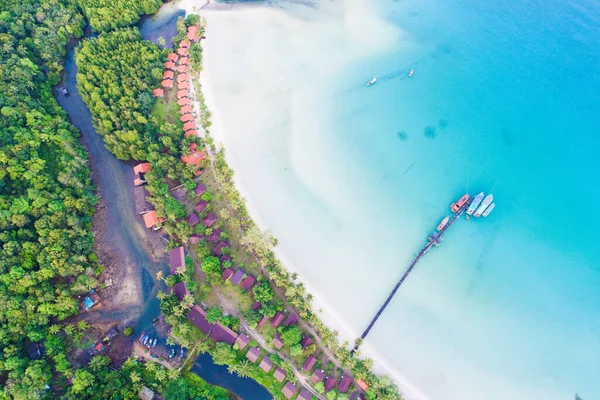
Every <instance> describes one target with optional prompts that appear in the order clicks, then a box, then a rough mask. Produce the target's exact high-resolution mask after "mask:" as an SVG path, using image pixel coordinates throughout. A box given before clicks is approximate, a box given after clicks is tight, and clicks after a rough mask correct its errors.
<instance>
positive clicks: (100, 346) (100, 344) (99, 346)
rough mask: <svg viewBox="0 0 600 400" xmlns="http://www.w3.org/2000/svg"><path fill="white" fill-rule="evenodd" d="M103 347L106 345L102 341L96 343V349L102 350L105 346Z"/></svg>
mask: <svg viewBox="0 0 600 400" xmlns="http://www.w3.org/2000/svg"><path fill="white" fill-rule="evenodd" d="M103 347H104V346H103V345H102V343H98V344H96V346H95V348H96V350H98V351H100V350H102V348H103Z"/></svg>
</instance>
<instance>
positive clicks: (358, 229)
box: [205, 0, 600, 400]
mask: <svg viewBox="0 0 600 400" xmlns="http://www.w3.org/2000/svg"><path fill="white" fill-rule="evenodd" d="M284 3H285V2H284ZM325 3H327V4H329V2H323V3H319V2H317V3H316V4H317V7H316V8H317V12H318V8H319V4H325ZM340 3H361V1H360V0H346V1H344V2H340ZM362 3H363V4H366V5H367V7H368V9H369V10H370V12H372V13H373V14H375V15H376V16H377V17H378V18H380V19H381V20H382V21H383V22H382V23H386V22H387V23H388V24H390V25H392V26H394V27H395V28H397V29H398V30H399V31H400V32H402V33H401V35H400V38H399V40H398V41H397V42H398V45H397V46H391V47H387V48H388V50H387V51H386V52H384V53H381V52H376V53H373V54H368V53H365V55H364V56H356V57H353V58H352V59H351V61H348V62H345V63H344V65H343V66H342V67H340V65H339V64H335V63H333V62H332V64H331V65H328V64H327V62H328V61H324V60H330V61H331V60H335V57H336V52H344V51H345V50H344V49H348V47H347V46H348V43H343V44H339V46H338V45H337V44H336V43H335V40H338V39H339V42H340V43H342V41H344V40H346V41H347V38H346V39H344V37H345V36H342V35H341V34H340V32H339V31H336V30H335V29H336V28H335V24H333V23H332V24H320V25H319V22H321V21H319V17H314V15H313V11H302V9H301V7H300V8H298V7H292V11H291V12H293V13H295V14H296V15H299V16H300V19H301V20H302V21H303V22H302V23H306V22H305V21H308V20H310V19H311V18H314V19H315V20H317V22H315V23H314V24H313V25H306V26H308V27H309V28H310V27H314V31H313V32H308V33H306V30H307V29H308V28H306V26H305V25H298V26H296V25H293V26H292V24H291V23H290V22H288V21H286V20H283V19H281V18H279V17H277V16H275V17H273V18H270V19H268V18H265V19H264V20H254V18H256V14H252V13H249V14H248V15H247V16H246V15H244V16H241V17H240V16H237V15H234V16H233V17H231V18H230V19H227V18H229V17H227V16H225V17H219V18H222V22H218V21H216V20H215V19H214V18H217V17H214V16H211V15H210V14H209V15H208V17H207V18H208V22H209V25H208V26H209V28H208V31H207V33H208V35H207V36H208V39H207V47H206V48H207V50H205V51H206V57H207V62H206V65H207V68H208V70H210V77H209V78H208V81H209V82H210V86H211V92H213V93H212V95H211V98H212V99H213V105H215V104H216V107H215V110H214V111H215V113H214V114H215V115H217V114H218V115H220V121H219V120H217V121H216V122H215V130H217V126H218V127H220V129H221V130H222V131H225V132H226V133H225V134H224V135H222V136H221V137H220V139H222V140H223V141H224V142H225V143H226V146H227V150H228V156H229V157H230V159H231V160H233V163H232V164H233V166H234V168H235V169H236V174H237V177H238V178H239V181H240V182H241V183H243V192H244V195H246V196H247V197H248V199H249V203H250V205H251V208H252V209H253V213H254V215H255V216H256V217H257V218H258V219H259V222H260V223H261V225H262V226H263V227H265V228H268V229H269V230H270V231H272V232H273V233H274V234H275V236H276V237H277V238H278V239H279V243H280V245H279V251H280V253H281V254H282V256H283V257H284V259H285V261H286V262H288V265H291V266H293V267H294V268H295V269H296V270H297V271H298V272H299V273H300V277H301V279H302V280H304V281H305V282H306V283H307V285H308V287H309V288H310V289H311V290H312V291H314V292H315V293H316V294H317V298H318V299H319V300H320V301H321V303H320V304H324V305H325V306H324V309H325V314H335V316H334V317H333V318H329V320H330V321H332V324H333V325H334V326H336V327H337V328H339V329H340V330H341V331H342V332H347V331H349V332H351V336H352V335H353V336H354V337H356V336H358V335H360V333H361V332H362V330H363V329H364V328H365V327H366V326H367V324H368V322H369V320H370V318H371V317H372V315H373V314H374V313H375V312H376V310H377V308H378V307H379V306H380V305H381V303H383V301H384V299H385V297H386V296H387V294H388V293H389V291H390V290H391V289H392V287H393V286H394V284H395V282H396V281H397V280H398V279H399V278H400V276H401V275H402V274H403V272H404V270H405V269H406V267H407V266H408V264H409V262H410V260H411V259H412V257H413V256H414V254H415V253H416V252H418V251H419V250H420V248H421V247H422V246H423V244H424V243H425V239H426V237H427V235H428V234H429V233H430V232H431V231H432V230H433V229H435V227H436V226H437V224H438V223H439V222H440V221H441V220H442V218H443V217H444V216H446V215H448V214H449V213H450V211H449V204H450V203H451V202H452V201H454V200H456V199H458V198H459V197H460V196H462V195H463V194H464V193H465V191H468V192H470V193H471V194H472V195H475V194H477V193H479V192H480V191H485V192H486V193H488V192H490V191H493V193H494V195H495V202H496V209H495V210H494V212H493V213H492V214H491V215H490V216H489V217H488V218H487V219H477V220H475V219H474V220H473V221H471V222H467V221H466V220H465V219H464V218H463V219H462V220H461V221H459V222H458V223H456V224H455V225H454V226H453V227H452V228H451V229H450V231H448V233H447V234H446V235H445V240H444V242H443V244H442V245H441V246H440V247H439V248H435V249H433V250H432V251H431V252H430V253H428V254H427V255H426V257H425V258H424V259H423V261H421V262H420V263H419V265H418V266H417V268H416V269H415V270H414V272H413V273H412V274H411V275H410V277H409V278H408V279H407V281H406V282H405V284H404V285H403V286H402V288H401V289H400V291H399V292H398V294H397V295H396V297H395V298H394V299H393V301H392V303H391V304H390V306H389V307H388V309H387V310H386V311H385V313H384V314H383V316H382V317H381V318H380V319H379V321H378V322H377V324H376V325H375V327H374V329H373V330H372V331H371V334H370V336H369V337H368V339H367V341H366V343H365V347H364V349H363V351H364V352H365V353H367V354H369V355H373V356H374V357H375V358H376V361H377V362H378V365H384V366H385V367H386V368H387V369H388V370H390V371H391V372H392V373H393V375H394V376H395V377H397V378H398V379H399V381H401V382H402V383H403V385H404V386H405V387H406V388H407V393H409V392H410V393H412V394H411V395H409V396H407V398H409V399H413V398H415V399H417V398H418V399H433V400H458V399H460V400H483V399H485V400H506V399H513V400H520V399H523V400H554V399H556V400H558V399H573V398H574V397H575V394H576V393H579V395H580V396H581V397H582V398H583V399H584V400H590V399H592V400H593V399H599V398H600V378H599V377H600V313H599V310H600V244H599V243H600V241H599V240H598V238H597V237H596V234H595V233H596V228H597V227H598V226H600V213H599V212H598V211H597V207H598V206H597V203H598V202H599V201H600V189H599V187H598V182H599V181H600V161H599V160H598V154H599V151H600V138H599V137H598V135H599V134H600V69H599V67H600V7H598V3H597V2H594V1H591V0H561V1H559V0H546V1H541V0H498V1H483V0H454V1H449V0H419V1H416V0H402V1H391V0H371V1H368V2H367V1H364V2H362ZM276 8H277V7H276ZM299 10H300V11H299ZM311 10H312V9H311ZM226 12H227V11H224V13H226ZM215 15H216V14H215ZM359 15H360V12H359ZM211 18H213V19H211ZM350 23H351V24H352V25H351V26H350V27H349V29H351V30H352V31H353V33H354V34H357V35H359V36H360V34H361V30H362V29H363V28H364V27H363V26H362V25H361V19H360V18H358V19H356V18H355V19H353V20H351V22H350ZM244 24H246V25H244ZM267 24H270V25H272V26H273V27H274V28H273V29H272V30H268V29H267V28H265V26H266V25H267ZM286 24H287V25H286ZM306 24H312V22H310V23H306ZM217 25H218V26H219V27H218V28H216V26H217ZM284 25H285V26H284ZM282 26H284V27H282ZM289 26H292V27H291V28H290V27H289ZM240 27H241V28H240ZM284 28H285V29H284ZM211 29H212V30H211ZM235 29H239V31H236V30H235ZM269 29H270V28H269ZM286 29H287V30H286ZM311 29H312V28H311ZM328 29H330V30H328ZM228 32H233V33H231V35H232V38H229V39H227V38H225V39H223V38H222V36H223V35H226V34H227V33H228ZM332 32H333V33H332ZM336 32H337V33H336ZM311 34H312V35H314V36H313V37H308V39H303V37H302V35H311ZM334 34H340V37H339V38H337V37H333V36H331V35H334ZM365 34H367V33H365ZM368 34H369V35H370V36H369V37H370V39H369V40H371V41H372V43H373V45H374V46H376V45H377V44H378V43H377V39H378V38H377V36H373V35H372V30H371V31H369V33H368ZM211 35H212V36H211ZM218 35H221V36H220V37H221V39H219V40H220V42H218V43H219V44H218V45H213V47H212V50H211V44H210V40H216V39H211V37H214V36H218ZM242 35H243V37H244V40H240V37H241V36H242ZM332 38H333V39H332ZM306 43H308V44H306ZM278 46H279V47H278ZM269 49H271V50H269ZM272 49H276V50H277V51H274V50H272ZM270 51H271V52H272V53H273V54H272V53H270ZM227 52H230V53H231V57H230V58H229V59H228V58H227V57H226V56H224V55H223V54H225V53H227ZM285 52H287V53H285ZM294 57H295V58H294ZM311 57H312V58H311ZM340 57H341V56H340ZM282 59H284V60H285V62H282V61H281V60H282ZM289 60H291V61H289ZM278 63H279V64H281V65H283V66H282V67H280V66H279V64H278ZM319 63H323V64H325V65H318V64H319ZM298 65H300V67H298ZM315 65H317V66H318V67H315ZM411 68H414V69H415V73H414V76H413V77H411V78H408V77H407V74H408V72H409V71H410V69H411ZM323 71H325V72H323ZM261 74H263V75H264V74H267V78H264V76H263V75H261ZM373 75H378V77H379V81H378V83H377V84H376V85H374V86H372V87H370V88H366V87H365V83H366V82H367V81H368V80H369V79H371V78H372V77H373ZM323 76H327V79H323ZM261 79H263V80H262V81H261ZM253 82H254V83H255V87H253V88H252V90H246V86H247V85H250V84H253ZM256 82H258V83H256ZM273 82H275V83H276V84H273ZM290 82H291V83H290ZM314 82H317V83H318V85H316V84H315V85H316V86H317V88H316V89H314V90H313V89H311V90H308V89H306V87H307V86H310V84H311V83H314ZM269 85H272V86H269ZM261 87H267V89H265V93H260V91H259V90H260V88H261ZM303 91H304V92H306V93H304V92H303ZM255 104H260V105H261V106H260V107H258V106H256V105H255ZM247 109H251V112H250V111H247ZM274 110H277V111H274ZM265 126H266V128H265ZM326 317H327V315H326ZM336 324H337V325H336ZM345 328H347V329H345Z"/></svg>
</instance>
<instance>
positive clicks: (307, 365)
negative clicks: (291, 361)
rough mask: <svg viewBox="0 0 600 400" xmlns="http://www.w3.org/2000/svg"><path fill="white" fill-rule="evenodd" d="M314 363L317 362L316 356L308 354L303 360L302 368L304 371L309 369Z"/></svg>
mask: <svg viewBox="0 0 600 400" xmlns="http://www.w3.org/2000/svg"><path fill="white" fill-rule="evenodd" d="M316 363H317V358H316V357H315V356H313V355H310V356H308V357H306V360H304V364H302V368H303V369H304V370H305V371H311V370H312V369H313V368H314V367H315V364H316Z"/></svg>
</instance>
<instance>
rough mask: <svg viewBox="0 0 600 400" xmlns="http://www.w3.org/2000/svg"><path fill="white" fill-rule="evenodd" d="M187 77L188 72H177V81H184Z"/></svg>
mask: <svg viewBox="0 0 600 400" xmlns="http://www.w3.org/2000/svg"><path fill="white" fill-rule="evenodd" d="M189 78H190V77H189V76H188V74H179V75H177V82H186V81H187V80H188V79H189Z"/></svg>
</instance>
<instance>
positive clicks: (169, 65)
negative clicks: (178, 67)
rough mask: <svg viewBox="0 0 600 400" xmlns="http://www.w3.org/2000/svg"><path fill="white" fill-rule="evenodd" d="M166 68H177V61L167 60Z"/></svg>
mask: <svg viewBox="0 0 600 400" xmlns="http://www.w3.org/2000/svg"><path fill="white" fill-rule="evenodd" d="M165 69H171V70H173V69H175V63H174V62H173V61H167V62H165Z"/></svg>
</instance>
